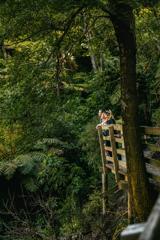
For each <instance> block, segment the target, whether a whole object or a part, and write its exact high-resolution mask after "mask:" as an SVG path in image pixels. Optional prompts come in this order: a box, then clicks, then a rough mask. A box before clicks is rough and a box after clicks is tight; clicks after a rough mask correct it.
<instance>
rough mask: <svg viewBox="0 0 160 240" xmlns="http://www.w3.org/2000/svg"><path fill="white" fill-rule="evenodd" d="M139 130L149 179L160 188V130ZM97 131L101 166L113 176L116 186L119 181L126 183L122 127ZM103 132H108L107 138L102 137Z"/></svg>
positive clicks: (117, 125)
mask: <svg viewBox="0 0 160 240" xmlns="http://www.w3.org/2000/svg"><path fill="white" fill-rule="evenodd" d="M140 129H141V133H142V141H143V146H144V157H145V162H146V169H147V172H148V175H149V179H150V181H151V182H153V183H154V184H155V185H157V186H159V187H160V128H159V127H146V126H142V127H140ZM98 131H99V140H100V141H101V152H103V162H104V163H103V165H104V166H105V168H106V169H107V170H109V171H111V172H112V173H114V174H115V180H116V182H117V183H118V184H119V183H120V180H124V181H125V180H126V181H127V166H126V153H125V147H124V139H123V127H122V125H119V124H116V125H109V126H103V127H102V129H100V128H99V129H98ZM103 131H108V136H104V135H103ZM102 143H103V144H102ZM105 143H108V144H105ZM121 182H122V181H121Z"/></svg>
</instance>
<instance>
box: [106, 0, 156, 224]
mask: <svg viewBox="0 0 160 240" xmlns="http://www.w3.org/2000/svg"><path fill="white" fill-rule="evenodd" d="M109 2H110V9H111V21H112V23H113V26H114V29H115V33H116V37H117V41H118V44H119V51H120V69H121V97H122V115H123V121H124V129H123V131H124V141H125V148H126V157H127V168H128V181H129V191H130V194H131V196H132V204H133V209H134V214H135V217H136V218H137V220H138V221H144V220H145V219H146V218H147V216H148V214H149V212H150V208H151V202H150V197H149V184H148V180H147V177H146V169H145V163H144V157H143V151H142V144H141V136H140V129H139V126H138V100H137V88H136V36H135V19H134V15H133V10H132V7H131V6H130V5H128V4H126V3H125V1H124V3H122V1H120V0H114V1H112V0H110V1H109Z"/></svg>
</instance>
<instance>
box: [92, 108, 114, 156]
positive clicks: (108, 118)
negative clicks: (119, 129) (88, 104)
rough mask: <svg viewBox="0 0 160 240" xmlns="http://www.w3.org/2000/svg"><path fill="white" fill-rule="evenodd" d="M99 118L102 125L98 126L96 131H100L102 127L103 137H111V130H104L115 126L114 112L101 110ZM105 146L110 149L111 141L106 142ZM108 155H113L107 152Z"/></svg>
mask: <svg viewBox="0 0 160 240" xmlns="http://www.w3.org/2000/svg"><path fill="white" fill-rule="evenodd" d="M98 116H99V118H100V123H99V124H98V125H97V126H96V129H98V128H99V127H102V135H103V136H104V137H107V136H109V130H108V129H103V126H108V125H111V124H115V120H114V117H113V114H112V111H111V110H107V111H106V110H105V111H102V110H99V112H98ZM104 145H105V146H108V147H110V146H111V144H110V141H107V140H104ZM106 155H107V156H111V153H110V152H108V151H107V152H106Z"/></svg>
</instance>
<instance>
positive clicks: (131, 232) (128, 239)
mask: <svg viewBox="0 0 160 240" xmlns="http://www.w3.org/2000/svg"><path fill="white" fill-rule="evenodd" d="M159 239H160V196H159V198H158V200H157V202H156V204H155V205H154V207H153V210H152V211H151V214H150V216H149V218H148V220H147V222H146V223H140V224H133V225H129V226H128V227H127V228H126V229H125V230H124V231H123V232H122V233H121V240H159Z"/></svg>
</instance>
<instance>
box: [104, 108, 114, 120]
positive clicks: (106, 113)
mask: <svg viewBox="0 0 160 240" xmlns="http://www.w3.org/2000/svg"><path fill="white" fill-rule="evenodd" d="M104 113H105V115H106V117H107V118H108V120H109V119H110V118H112V117H113V115H112V111H111V110H105V111H104Z"/></svg>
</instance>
